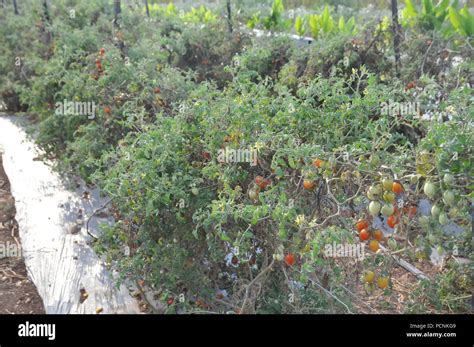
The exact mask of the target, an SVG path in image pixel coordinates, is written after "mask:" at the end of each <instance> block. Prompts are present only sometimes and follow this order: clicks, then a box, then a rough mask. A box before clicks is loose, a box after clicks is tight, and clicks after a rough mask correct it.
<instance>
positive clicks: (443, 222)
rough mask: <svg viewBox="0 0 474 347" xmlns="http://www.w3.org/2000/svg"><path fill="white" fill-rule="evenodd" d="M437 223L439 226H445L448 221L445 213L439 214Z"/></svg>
mask: <svg viewBox="0 0 474 347" xmlns="http://www.w3.org/2000/svg"><path fill="white" fill-rule="evenodd" d="M438 221H439V224H441V225H446V224H447V223H448V221H449V219H448V216H447V215H446V213H445V212H441V213H440V215H439V217H438Z"/></svg>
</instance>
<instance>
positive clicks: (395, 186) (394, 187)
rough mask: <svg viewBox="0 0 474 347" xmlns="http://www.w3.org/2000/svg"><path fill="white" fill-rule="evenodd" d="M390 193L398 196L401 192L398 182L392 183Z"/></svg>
mask: <svg viewBox="0 0 474 347" xmlns="http://www.w3.org/2000/svg"><path fill="white" fill-rule="evenodd" d="M392 192H394V193H395V194H397V195H400V194H401V193H402V192H403V186H402V185H401V184H400V183H399V182H393V185H392Z"/></svg>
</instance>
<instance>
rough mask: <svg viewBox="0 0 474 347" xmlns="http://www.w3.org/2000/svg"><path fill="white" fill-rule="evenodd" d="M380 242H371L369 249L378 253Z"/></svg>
mask: <svg viewBox="0 0 474 347" xmlns="http://www.w3.org/2000/svg"><path fill="white" fill-rule="evenodd" d="M379 248H380V247H379V242H378V241H377V240H372V241H370V242H369V249H370V250H371V251H372V252H374V253H375V252H377V251H378V250H379Z"/></svg>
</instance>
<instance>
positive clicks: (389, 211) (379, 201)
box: [367, 178, 416, 228]
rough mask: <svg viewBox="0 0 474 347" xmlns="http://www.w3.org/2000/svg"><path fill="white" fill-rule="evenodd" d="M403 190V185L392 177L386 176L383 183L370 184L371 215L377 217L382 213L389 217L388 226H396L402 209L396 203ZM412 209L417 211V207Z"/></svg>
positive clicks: (368, 194) (368, 195)
mask: <svg viewBox="0 0 474 347" xmlns="http://www.w3.org/2000/svg"><path fill="white" fill-rule="evenodd" d="M403 191H404V188H403V185H402V184H401V183H400V182H397V181H394V180H393V179H391V178H384V179H383V180H382V182H381V183H379V184H375V185H372V186H370V187H369V189H368V190H367V197H368V198H369V200H370V203H369V213H370V215H371V216H373V217H375V216H378V215H379V214H382V215H383V216H385V217H387V224H388V226H389V227H390V228H395V226H396V225H397V224H398V221H399V216H400V211H398V209H397V208H396V206H395V205H394V203H395V200H396V198H397V197H398V196H400V195H401V194H402V193H403ZM411 209H412V210H410V211H411V212H413V209H414V212H415V213H416V208H415V207H413V208H411ZM411 212H410V213H411Z"/></svg>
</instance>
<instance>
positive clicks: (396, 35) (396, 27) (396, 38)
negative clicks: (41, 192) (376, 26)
mask: <svg viewBox="0 0 474 347" xmlns="http://www.w3.org/2000/svg"><path fill="white" fill-rule="evenodd" d="M391 1H392V33H393V50H394V52H395V72H396V74H397V77H400V24H399V23H398V4H397V0H391Z"/></svg>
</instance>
